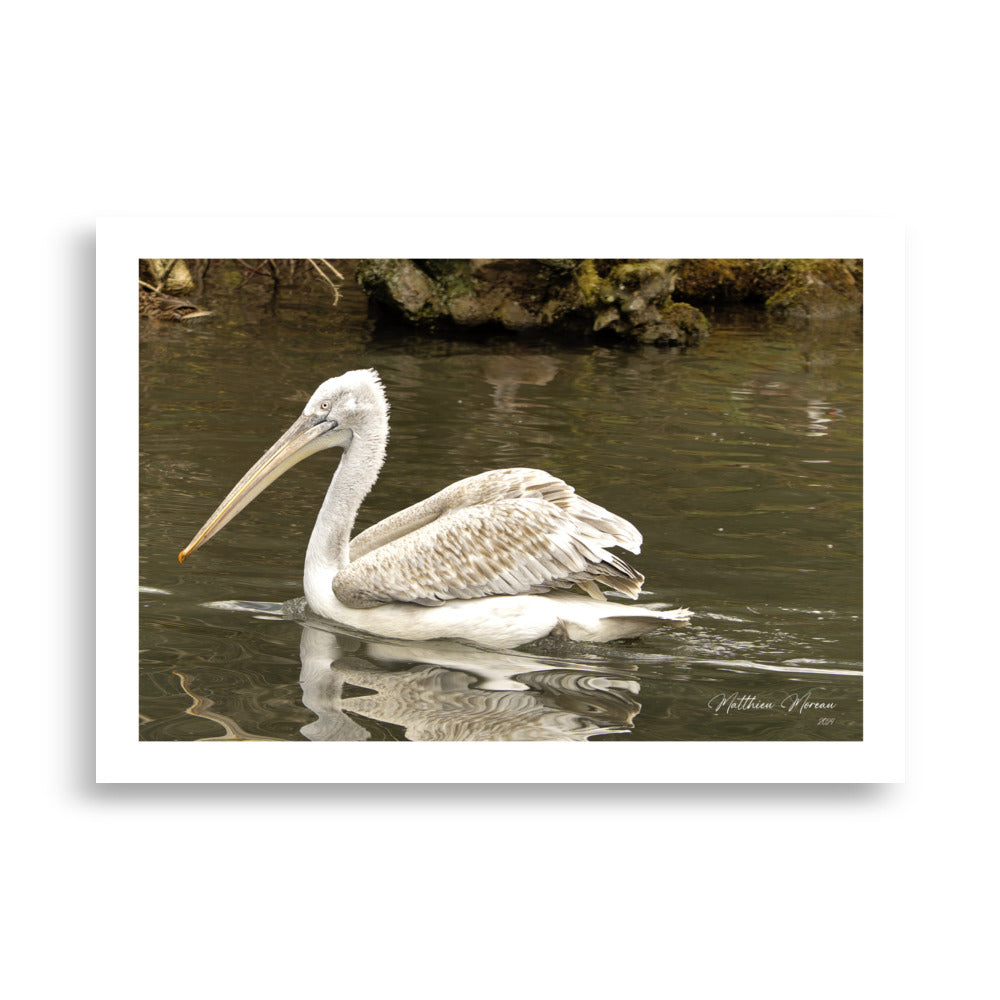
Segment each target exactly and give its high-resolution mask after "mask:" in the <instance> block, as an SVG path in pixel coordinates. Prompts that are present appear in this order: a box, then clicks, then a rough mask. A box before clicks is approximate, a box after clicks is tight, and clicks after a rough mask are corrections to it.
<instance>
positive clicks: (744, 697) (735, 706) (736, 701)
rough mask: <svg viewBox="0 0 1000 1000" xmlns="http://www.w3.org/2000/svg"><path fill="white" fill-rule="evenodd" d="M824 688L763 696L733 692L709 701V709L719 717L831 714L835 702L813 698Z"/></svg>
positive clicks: (722, 694) (719, 695)
mask: <svg viewBox="0 0 1000 1000" xmlns="http://www.w3.org/2000/svg"><path fill="white" fill-rule="evenodd" d="M816 690H819V691H822V690H823V689H822V688H818V689H817V688H809V690H808V691H805V692H804V693H802V694H786V695H785V696H784V697H782V696H781V695H763V696H761V697H758V696H757V695H755V694H741V693H740V692H739V691H731V692H728V693H721V694H717V695H714V696H713V697H711V698H709V699H708V707H709V708H710V709H711V710H712V711H713V712H714V713H715V714H716V715H719V714H720V713H722V712H725V713H726V715H729V714H730V713H731V712H788V713H789V714H792V713H798V714H799V715H803V714H804V713H805V712H807V711H818V712H829V711H832V710H833V709H835V708H836V707H837V703H836V702H835V701H820V700H819V699H818V698H816V697H813V693H814V691H816Z"/></svg>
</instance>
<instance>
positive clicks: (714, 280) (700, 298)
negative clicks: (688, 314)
mask: <svg viewBox="0 0 1000 1000" xmlns="http://www.w3.org/2000/svg"><path fill="white" fill-rule="evenodd" d="M863 276H864V268H863V262H862V261H861V260H857V259H839V258H836V259H835V258H731V259H727V258H720V259H709V258H688V259H685V260H682V261H681V265H680V269H679V274H678V279H677V286H676V289H675V294H676V296H677V298H678V299H680V300H682V301H684V302H690V303H695V304H712V305H754V306H764V308H765V309H767V311H768V312H769V313H771V314H772V315H775V316H782V317H789V318H801V319H830V318H834V317H837V316H850V315H856V314H857V313H858V312H859V311H860V310H861V302H862V287H863Z"/></svg>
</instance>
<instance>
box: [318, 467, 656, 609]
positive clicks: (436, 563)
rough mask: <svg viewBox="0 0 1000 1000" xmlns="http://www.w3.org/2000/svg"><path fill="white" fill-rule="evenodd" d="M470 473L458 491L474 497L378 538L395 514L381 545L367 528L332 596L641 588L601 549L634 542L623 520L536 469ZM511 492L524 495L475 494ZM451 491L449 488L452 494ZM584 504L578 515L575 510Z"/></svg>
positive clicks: (440, 596) (374, 599) (372, 598)
mask: <svg viewBox="0 0 1000 1000" xmlns="http://www.w3.org/2000/svg"><path fill="white" fill-rule="evenodd" d="M526 473H528V474H530V475H528V476H526V475H525V474H526ZM473 480H481V481H480V482H479V483H474V484H473V489H472V490H471V491H470V490H468V489H466V491H465V497H466V498H468V497H469V496H470V495H474V496H475V497H476V499H477V501H478V502H476V503H473V504H471V505H470V504H466V505H464V506H459V507H457V508H456V507H454V506H452V507H451V508H450V509H447V508H446V509H444V510H443V512H442V513H441V514H440V515H438V516H436V517H434V518H433V519H432V520H430V521H429V523H423V524H421V525H420V526H419V527H417V528H415V529H413V530H406V531H405V532H403V533H401V534H398V535H397V536H396V537H393V538H391V539H389V540H384V539H385V538H387V537H388V535H389V534H391V533H392V531H394V530H395V529H396V528H398V527H399V525H400V524H401V523H402V522H401V521H397V522H396V524H395V525H394V526H393V525H390V530H388V531H386V530H384V529H383V530H382V532H381V534H382V539H381V540H380V544H378V545H377V546H375V547H370V548H369V547H368V545H369V543H370V542H371V541H372V540H373V539H374V538H376V537H377V536H378V534H379V532H378V531H374V533H373V534H370V535H368V538H367V539H366V540H365V544H364V545H363V546H359V549H360V548H367V551H365V552H364V553H363V554H361V555H359V556H357V557H354V548H353V546H352V561H351V562H350V563H349V564H348V565H347V566H346V567H345V568H344V569H343V570H341V572H340V573H339V574H338V575H337V577H336V579H335V580H334V583H333V589H334V593H335V594H336V595H337V598H338V599H339V600H340V601H341V602H342V603H343V604H346V605H347V606H348V607H355V608H364V607H375V606H377V605H379V604H385V603H390V602H395V601H402V602H408V603H414V604H425V605H435V604H441V603H443V602H444V601H449V600H456V599H467V598H473V597H489V596H493V595H498V594H538V593H547V592H549V591H552V590H561V589H566V588H569V587H572V586H573V585H574V584H578V583H579V584H581V585H585V586H583V589H584V590H585V591H587V592H588V593H590V594H593V593H594V591H595V587H594V584H595V583H600V584H603V585H604V586H607V587H610V588H612V589H614V590H616V591H618V592H619V593H622V594H624V595H626V596H628V597H632V598H635V597H637V596H638V594H639V588H640V586H641V585H642V581H643V577H642V575H641V574H639V573H637V572H636V571H635V570H634V569H632V567H631V566H629V565H628V564H627V563H625V562H623V561H622V560H621V559H619V558H618V557H617V556H616V555H614V554H613V553H610V552H608V551H607V550H606V546H610V545H616V544H617V545H624V543H625V542H629V543H632V544H637V543H638V542H641V536H640V535H639V533H638V532H637V531H636V530H635V528H634V527H632V525H630V524H629V523H628V522H627V521H625V520H623V519H622V518H619V517H617V516H616V515H614V514H610V513H608V512H607V511H603V510H602V509H601V508H599V507H597V506H596V505H595V504H590V503H589V501H586V500H583V499H582V498H581V497H576V496H575V494H574V493H573V491H572V488H571V487H568V486H566V484H565V483H562V482H561V480H557V479H554V478H553V477H551V476H549V475H548V474H547V473H543V472H540V471H539V470H530V469H529V470H524V469H504V470H499V472H497V473H486V474H484V476H482V477H473ZM469 482H470V481H469V480H463V481H462V482H461V483H456V484H454V485H455V486H456V487H457V486H461V485H462V484H463V483H466V484H468V483H469ZM526 485H527V488H525V487H526ZM448 489H449V490H453V489H454V488H453V487H449V488H448ZM518 491H520V492H521V493H522V494H523V495H516V496H509V495H502V496H500V498H499V499H487V500H485V501H484V500H483V499H482V498H483V497H484V496H491V497H496V495H497V494H498V493H502V494H509V493H511V492H518ZM447 493H448V490H442V491H441V493H439V494H436V495H435V497H431V498H429V501H425V502H424V503H425V504H426V505H427V506H426V507H425V508H424V509H423V511H422V513H421V517H420V519H423V516H424V515H425V514H426V513H427V511H428V510H429V509H431V508H433V507H436V506H444V505H442V504H440V502H439V500H440V498H441V497H442V495H443V494H447ZM553 497H555V500H553V499H552V498H553ZM455 498H456V493H453V494H452V496H451V501H452V502H454V500H455ZM445 499H446V500H447V499H448V498H447V497H446V498H445ZM430 501H434V503H433V504H432V503H430ZM581 504H582V505H584V506H581ZM420 506H421V505H419V504H418V505H416V507H420ZM589 508H594V510H596V511H598V512H600V514H595V513H594V512H593V511H592V510H590V509H589ZM414 509H415V508H408V510H409V511H413V510H414ZM581 510H582V511H583V518H582V520H581V519H577V517H576V512H577V511H581ZM403 513H404V514H405V513H406V512H403ZM609 519H613V520H609ZM391 520H392V519H391V518H390V519H387V521H391ZM387 521H383V522H380V525H376V526H375V528H376V529H380V528H381V526H382V525H385V524H386V523H387ZM618 522H620V525H624V528H622V527H620V526H619V524H618ZM411 523H412V521H411ZM369 532H373V529H369ZM365 534H368V533H367V532H366V533H363V534H362V535H359V536H358V539H355V541H358V540H359V539H364V536H365Z"/></svg>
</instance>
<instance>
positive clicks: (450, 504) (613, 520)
mask: <svg viewBox="0 0 1000 1000" xmlns="http://www.w3.org/2000/svg"><path fill="white" fill-rule="evenodd" d="M520 498H525V499H536V500H544V501H546V502H547V503H550V504H555V506H556V507H558V508H560V509H561V510H563V511H565V513H566V514H567V515H569V517H571V518H572V519H573V520H575V521H579V522H581V524H583V525H588V526H590V527H591V528H592V529H595V530H598V531H600V532H602V533H603V534H606V535H608V536H609V538H608V541H606V542H604V543H603V544H605V545H620V546H621V547H622V548H624V549H628V550H629V552H638V551H639V549H640V548H641V546H642V535H640V534H639V532H638V531H637V530H636V529H635V527H634V526H633V525H632V524H629V522H628V521H626V520H625V519H624V518H622V517H618V515H617V514H612V513H611V511H609V510H605V509H604V508H603V507H599V506H598V505H597V504H595V503H591V502H590V501H589V500H585V499H584V498H583V497H581V496H578V495H577V493H576V491H575V490H574V489H573V487H572V486H570V485H569V484H568V483H564V482H563V481H562V480H561V479H557V478H556V477H555V476H552V475H549V473H547V472H544V471H543V470H541V469H493V470H491V471H489V472H483V473H480V474H479V475H478V476H470V477H469V478H468V479H460V480H459V481H458V482H457V483H452V484H451V486H448V487H446V488H445V489H443V490H441V491H440V492H439V493H435V494H434V495H433V496H431V497H428V498H427V499H426V500H421V501H420V503H416V504H414V505H413V506H412V507H407V508H406V509H405V510H401V511H399V512H398V513H396V514H393V515H391V516H390V517H387V518H386V519H385V520H384V521H379V522H378V524H374V525H372V527H370V528H368V529H367V530H365V531H362V532H361V533H360V534H359V535H357V537H355V538H354V539H353V540H352V541H351V561H352V562H353V561H354V560H355V559H359V558H360V557H361V556H363V555H366V554H367V553H369V552H372V551H373V550H375V549H377V548H379V547H381V546H383V545H386V544H387V543H389V542H392V541H395V540H396V539H398V538H402V537H403V536H404V535H407V534H409V533H410V532H412V531H416V530H418V529H419V528H422V527H424V526H425V525H428V524H430V523H431V522H432V521H434V520H436V519H437V518H439V517H442V516H444V515H445V514H447V513H448V512H449V511H453V510H462V509H465V508H468V507H475V506H479V505H481V504H492V503H497V502H498V501H501V500H515V499H520Z"/></svg>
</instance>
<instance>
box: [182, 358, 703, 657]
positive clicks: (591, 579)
mask: <svg viewBox="0 0 1000 1000" xmlns="http://www.w3.org/2000/svg"><path fill="white" fill-rule="evenodd" d="M388 437H389V403H388V400H387V399H386V395H385V389H384V388H383V385H382V380H381V378H380V377H379V374H378V372H376V371H375V370H374V369H364V370H357V371H350V372H347V373H345V374H343V375H340V376H337V377H336V378H331V379H328V380H327V381H325V382H324V383H323V384H322V385H321V386H320V387H319V388H318V389H317V390H316V391H315V392H314V393H313V394H312V397H311V398H310V400H309V402H308V403H307V404H306V406H305V409H304V410H303V411H302V415H301V416H300V417H299V418H298V420H296V421H295V423H294V424H292V426H291V427H289V429H288V430H287V431H285V433H284V434H283V435H282V436H281V437H280V438H278V440H277V441H276V442H275V443H274V444H273V445H272V446H271V447H270V448H269V449H268V450H267V451H266V452H265V453H264V454H263V455H262V456H261V458H260V459H259V460H258V461H257V463H256V464H255V465H254V466H253V467H252V468H251V469H250V470H249V471H248V472H247V473H246V475H245V476H244V477H243V478H242V479H241V480H240V481H239V482H238V483H237V484H236V485H235V486H234V487H233V489H232V490H231V491H230V493H229V495H228V496H227V497H226V498H225V500H223V501H222V503H221V504H220V505H219V506H218V508H217V509H216V511H215V513H214V514H212V516H211V517H210V518H209V519H208V520H207V521H206V522H205V524H204V525H203V526H202V527H201V529H200V530H199V531H198V533H197V534H196V535H195V536H194V538H193V539H192V540H191V543H190V544H189V545H188V547H187V548H186V549H184V550H183V551H182V552H181V553H180V554H179V556H178V559H179V561H180V562H182V563H183V562H184V560H185V559H187V557H188V556H189V555H191V553H193V552H194V551H195V550H196V549H198V548H200V547H201V546H202V545H204V544H205V542H207V541H208V540H209V539H210V538H211V537H212V536H213V535H215V534H216V533H217V532H219V531H220V530H221V529H222V528H223V527H225V525H226V524H228V523H229V522H230V521H231V520H232V519H233V518H234V517H235V516H236V515H237V514H238V513H239V512H240V511H241V510H243V508H244V507H246V506H247V504H249V503H250V501H251V500H253V499H254V498H255V497H256V496H258V495H259V494H260V493H262V492H263V491H264V490H265V489H266V488H267V487H268V486H269V485H270V484H271V483H273V482H274V480H275V479H277V478H278V477H279V476H281V475H282V474H283V473H285V472H287V471H288V469H290V468H291V467H292V466H293V465H295V464H297V463H298V462H300V461H302V460H303V459H304V458H307V457H308V456H309V455H314V454H315V453H316V452H319V451H323V450H325V449H327V448H341V449H343V455H342V456H341V459H340V463H339V464H338V466H337V469H336V472H334V475H333V479H332V480H331V482H330V486H329V489H328V490H327V493H326V498H325V499H324V501H323V505H322V507H321V508H320V512H319V516H318V517H317V519H316V525H315V527H314V528H313V532H312V536H311V537H310V539H309V546H308V548H307V550H306V561H305V572H304V576H303V583H304V587H305V596H306V601H307V603H308V606H309V609H310V610H311V611H312V612H313V613H314V614H316V615H319V616H321V617H323V618H328V619H331V620H332V621H335V622H339V623H341V624H343V625H347V626H349V627H353V628H357V629H360V630H362V631H365V632H368V633H370V634H374V635H378V636H383V637H386V638H394V639H417V640H420V639H442V638H450V639H459V640H463V641H466V642H472V643H475V644H477V645H480V646H486V647H489V648H494V649H512V648H514V647H516V646H520V645H523V644H525V643H528V642H531V641H533V640H535V639H540V638H542V637H543V636H547V635H550V634H556V635H559V636H563V637H566V638H568V639H572V640H577V641H590V642H607V641H610V640H612V639H620V638H626V637H631V636H636V635H641V634H643V633H644V632H649V631H651V630H652V629H654V628H658V627H660V626H661V625H662V624H663V622H664V621H671V620H677V619H680V620H683V619H686V618H688V617H690V612H689V611H688V610H687V609H684V608H681V609H674V610H666V609H665V608H664V607H663V606H662V605H660V606H657V605H624V604H617V603H612V602H609V601H607V600H606V599H605V598H604V595H603V594H602V592H601V590H600V587H601V586H604V587H607V588H610V589H611V590H613V591H615V592H616V593H618V594H621V595H622V596H624V597H627V598H630V599H632V600H635V598H637V597H638V596H639V592H640V587H641V586H642V583H643V576H642V575H641V574H640V573H638V572H636V570H634V569H633V568H632V567H631V566H629V565H628V564H627V563H625V562H623V561H622V560H621V559H619V558H618V556H616V555H614V554H613V553H611V552H609V551H608V548H610V547H613V546H621V547H622V548H625V549H628V550H629V551H630V552H635V553H638V552H639V548H640V546H641V544H642V536H641V535H640V534H639V532H638V531H637V530H636V529H635V527H634V526H633V525H631V524H630V523H629V522H628V521H626V520H625V519H624V518H621V517H618V516H617V515H616V514H612V513H611V512H610V511H607V510H604V509H603V508H602V507H598V506H597V504H594V503H591V502H590V501H589V500H585V499H584V498H583V497H581V496H578V495H577V494H576V492H575V491H574V489H573V488H572V487H571V486H569V485H567V484H566V483H564V482H563V481H562V480H560V479H557V478H556V477H555V476H551V475H549V474H548V473H547V472H542V471H541V470H539V469H496V470H493V471H491V472H484V473H481V474H480V475H477V476H471V477H470V478H468V479H462V480H459V481H458V482H456V483H452V485H451V486H448V487H446V488H445V489H443V490H441V491H440V492H439V493H435V494H434V495H433V496H431V497H428V498H427V499H426V500H422V501H421V502H420V503H417V504H414V505H413V506H412V507H407V508H406V509H405V510H402V511H399V512H398V513H396V514H393V515H391V516H390V517H387V518H386V519H385V520H384V521H380V522H379V523H378V524H375V525H373V526H372V527H370V528H368V529H367V530H365V531H362V532H361V533H360V534H359V535H357V536H356V537H355V538H354V539H353V540H352V539H351V531H352V529H353V527H354V520H355V517H356V516H357V513H358V510H359V508H360V507H361V503H362V501H363V500H364V498H365V497H366V496H367V495H368V492H369V491H370V490H371V488H372V486H373V485H374V484H375V481H376V480H377V479H378V474H379V471H380V470H381V468H382V463H383V462H384V461H385V454H386V442H387V441H388ZM574 587H578V588H579V589H580V590H581V591H583V593H566V591H569V590H571V589H572V588H574Z"/></svg>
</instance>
